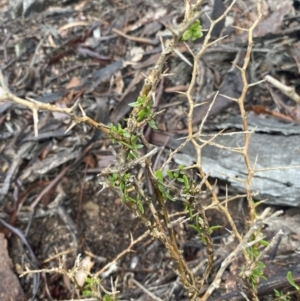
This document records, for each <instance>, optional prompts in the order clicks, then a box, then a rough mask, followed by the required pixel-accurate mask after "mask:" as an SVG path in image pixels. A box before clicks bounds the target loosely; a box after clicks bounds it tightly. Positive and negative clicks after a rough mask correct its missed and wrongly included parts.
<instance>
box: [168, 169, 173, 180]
mask: <svg viewBox="0 0 300 301" xmlns="http://www.w3.org/2000/svg"><path fill="white" fill-rule="evenodd" d="M167 175H168V176H169V178H170V179H174V176H173V174H172V172H171V171H170V170H167Z"/></svg>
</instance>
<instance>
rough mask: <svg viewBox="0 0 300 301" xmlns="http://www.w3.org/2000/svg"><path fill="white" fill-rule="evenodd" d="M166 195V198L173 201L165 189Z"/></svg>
mask: <svg viewBox="0 0 300 301" xmlns="http://www.w3.org/2000/svg"><path fill="white" fill-rule="evenodd" d="M166 196H167V198H168V199H169V200H170V201H173V200H174V198H173V197H172V196H171V195H170V194H169V192H168V191H166Z"/></svg>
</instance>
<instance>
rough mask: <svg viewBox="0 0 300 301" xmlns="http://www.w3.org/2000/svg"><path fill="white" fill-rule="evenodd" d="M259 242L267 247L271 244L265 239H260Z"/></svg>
mask: <svg viewBox="0 0 300 301" xmlns="http://www.w3.org/2000/svg"><path fill="white" fill-rule="evenodd" d="M259 243H260V244H261V245H262V246H264V247H267V246H268V245H269V242H268V241H266V240H264V239H262V240H260V241H259Z"/></svg>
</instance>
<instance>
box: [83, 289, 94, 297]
mask: <svg viewBox="0 0 300 301" xmlns="http://www.w3.org/2000/svg"><path fill="white" fill-rule="evenodd" d="M82 294H83V296H86V297H91V296H92V292H91V291H88V290H86V291H83V293H82Z"/></svg>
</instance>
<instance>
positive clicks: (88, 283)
mask: <svg viewBox="0 0 300 301" xmlns="http://www.w3.org/2000/svg"><path fill="white" fill-rule="evenodd" d="M101 281H102V280H101V279H97V278H93V277H87V278H86V279H85V284H84V287H83V292H82V294H83V295H84V296H85V297H97V296H98V295H99V293H98V289H99V284H100V283H101Z"/></svg>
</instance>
